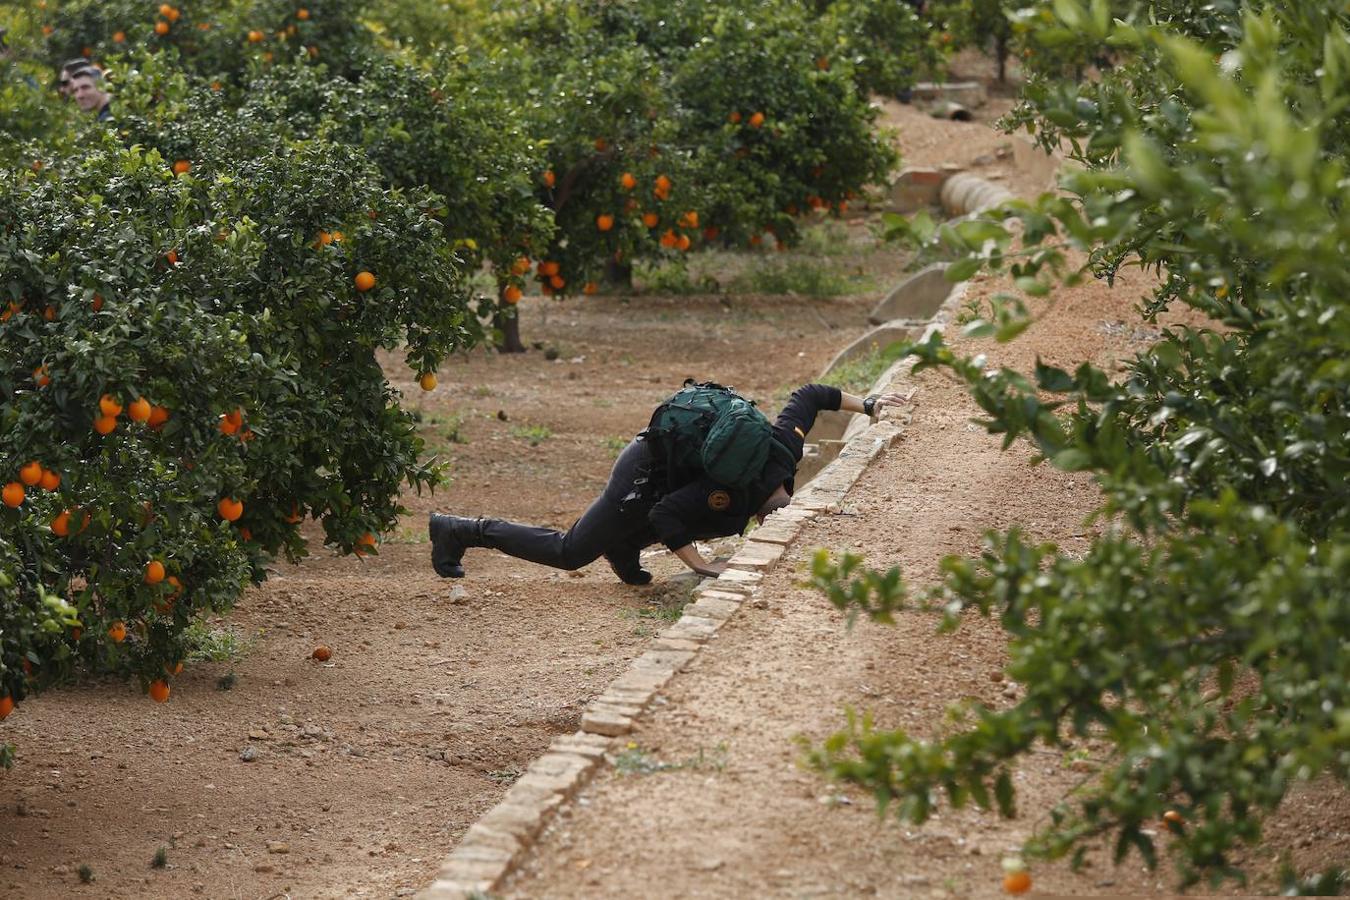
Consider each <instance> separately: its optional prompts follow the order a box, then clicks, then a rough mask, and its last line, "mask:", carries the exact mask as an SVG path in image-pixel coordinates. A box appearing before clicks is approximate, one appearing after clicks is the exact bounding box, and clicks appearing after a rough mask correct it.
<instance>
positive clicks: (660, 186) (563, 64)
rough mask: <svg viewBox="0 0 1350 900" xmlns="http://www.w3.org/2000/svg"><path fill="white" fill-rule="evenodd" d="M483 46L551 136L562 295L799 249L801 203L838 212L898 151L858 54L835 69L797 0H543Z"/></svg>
mask: <svg viewBox="0 0 1350 900" xmlns="http://www.w3.org/2000/svg"><path fill="white" fill-rule="evenodd" d="M752 22H753V23H754V26H753V27H751V24H750V23H752ZM483 45H484V46H485V47H487V48H490V49H491V51H492V53H491V58H492V61H493V65H494V67H495V77H494V78H493V81H494V83H495V85H496V88H497V89H498V90H500V91H502V92H504V93H505V92H509V93H511V94H512V95H513V96H516V97H518V98H520V101H519V102H520V103H521V106H522V107H523V115H524V116H525V117H526V118H527V119H528V121H529V128H530V129H531V130H532V132H533V133H534V134H536V135H537V136H538V138H539V140H540V141H541V143H543V145H544V147H545V153H546V157H547V165H546V167H545V168H544V169H543V170H542V171H540V172H538V173H537V182H536V189H537V191H538V195H539V196H540V198H541V199H542V200H543V201H544V202H545V203H547V204H548V205H549V206H550V207H551V208H552V209H553V212H554V217H555V220H556V223H557V234H556V236H555V238H554V240H553V242H552V243H551V244H550V245H549V246H548V248H547V250H546V251H545V252H544V253H543V255H542V256H536V258H535V260H534V263H535V266H534V273H535V274H534V277H535V280H537V281H538V282H539V284H540V286H541V289H542V290H543V291H544V293H546V294H568V293H572V292H574V291H577V290H581V291H583V292H584V291H590V290H594V289H595V285H596V283H597V281H598V279H599V278H600V277H602V275H603V274H604V273H605V272H606V270H608V271H609V272H610V273H611V274H618V275H619V277H623V272H622V268H623V267H624V266H625V265H626V264H627V263H629V262H631V261H632V260H634V259H639V258H648V259H662V258H679V257H680V256H681V255H682V254H683V253H687V252H689V251H690V250H693V249H697V248H698V247H700V246H703V245H706V244H708V243H709V242H716V243H718V244H719V245H720V244H723V243H727V242H730V243H733V244H735V243H739V244H742V245H757V244H759V243H760V242H761V240H762V237H763V235H764V234H765V233H771V234H773V235H775V236H776V237H777V239H778V241H779V242H781V243H783V244H784V245H786V244H789V243H791V242H792V241H793V240H795V238H796V228H797V221H798V218H799V217H800V216H802V215H804V214H807V213H809V212H811V211H812V210H813V209H816V210H820V211H822V212H823V211H825V210H827V209H834V210H836V211H837V210H839V209H840V208H841V207H840V204H842V203H846V202H847V200H848V199H849V198H850V197H852V196H855V195H856V193H857V192H859V191H861V190H862V189H863V188H864V187H865V186H866V185H867V184H869V183H873V182H876V181H879V180H881V179H882V178H883V177H884V176H885V175H886V173H887V172H888V171H889V169H890V168H891V166H892V165H893V164H894V162H895V156H894V153H893V152H892V151H891V150H890V149H889V148H888V147H887V146H886V145H885V143H884V142H883V141H881V140H880V139H879V138H878V136H877V135H875V134H874V133H873V130H872V122H873V118H874V112H873V111H872V110H871V109H870V108H869V106H868V104H867V103H866V101H865V100H864V99H863V98H862V97H860V96H859V94H858V92H857V90H856V88H855V85H854V82H853V78H852V72H853V70H852V68H851V67H850V64H849V63H848V61H847V60H841V61H839V62H838V64H833V63H829V62H828V61H826V64H824V65H821V64H820V63H821V59H822V57H823V56H825V55H826V54H827V52H828V48H827V47H826V44H825V42H824V39H823V38H822V36H821V34H820V29H819V28H817V27H816V23H815V22H814V21H813V20H812V19H811V18H809V17H808V16H807V14H806V12H805V11H804V9H803V7H802V6H801V5H800V4H797V3H789V2H786V0H784V2H778V0H768V2H743V3H733V4H713V3H699V2H693V3H686V4H679V5H677V6H676V7H671V6H670V5H669V4H663V3H657V2H653V0H634V2H628V3H618V4H611V3H592V2H567V3H543V4H535V5H530V6H526V7H523V8H521V9H519V10H516V11H514V12H512V13H510V14H504V15H502V16H501V17H500V18H499V19H498V20H496V21H494V22H492V23H491V24H490V25H489V26H488V27H487V28H485V29H484V34H483ZM616 270H617V273H616Z"/></svg>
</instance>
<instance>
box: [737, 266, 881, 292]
mask: <svg viewBox="0 0 1350 900" xmlns="http://www.w3.org/2000/svg"><path fill="white" fill-rule="evenodd" d="M732 284H733V288H734V289H735V290H736V291H737V292H738V293H743V294H794V295H799V296H803V297H838V296H841V295H844V294H856V293H859V292H861V291H866V290H868V289H869V288H870V286H871V282H870V281H869V279H867V278H866V277H865V276H863V275H862V274H861V273H856V274H853V275H845V274H844V273H842V272H840V271H839V270H837V269H834V268H830V267H829V266H822V265H820V263H819V262H816V261H813V260H805V259H793V260H789V261H788V262H783V263H780V262H776V261H775V262H766V263H763V264H761V265H759V266H757V267H755V268H753V269H751V270H750V271H748V272H746V273H745V274H744V275H741V276H740V277H738V278H737V279H736V280H735V281H734V282H733V283H732Z"/></svg>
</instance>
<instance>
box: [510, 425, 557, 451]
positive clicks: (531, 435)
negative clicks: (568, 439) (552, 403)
mask: <svg viewBox="0 0 1350 900" xmlns="http://www.w3.org/2000/svg"><path fill="white" fill-rule="evenodd" d="M511 437H513V438H516V439H517V440H522V441H529V442H530V446H531V447H538V446H539V445H540V444H541V443H543V442H544V441H546V440H548V439H549V438H551V437H553V432H552V431H550V430H549V428H548V426H547V425H517V426H516V427H515V428H512V429H511Z"/></svg>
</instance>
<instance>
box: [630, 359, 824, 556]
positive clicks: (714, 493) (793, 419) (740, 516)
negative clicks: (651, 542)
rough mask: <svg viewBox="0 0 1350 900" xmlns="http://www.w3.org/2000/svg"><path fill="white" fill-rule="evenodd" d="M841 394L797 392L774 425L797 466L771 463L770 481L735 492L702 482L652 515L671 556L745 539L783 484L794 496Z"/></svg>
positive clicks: (816, 387) (808, 388)
mask: <svg viewBox="0 0 1350 900" xmlns="http://www.w3.org/2000/svg"><path fill="white" fill-rule="evenodd" d="M840 402H841V394H840V391H839V388H837V387H830V386H829V385H825V384H808V385H803V386H802V387H799V388H797V390H795V391H793V392H792V397H791V398H789V399H788V402H787V405H786V406H784V407H783V411H782V412H781V413H779V414H778V418H777V419H776V420H775V421H774V424H773V434H774V437H775V438H776V439H777V440H778V441H779V443H781V444H783V446H784V447H786V448H787V449H788V450H790V451H791V453H792V459H793V466H792V467H791V468H790V469H789V468H788V467H787V466H785V465H782V464H781V463H780V464H775V463H774V462H772V461H771V462H770V464H769V467H768V469H766V474H765V477H764V478H762V479H761V480H760V481H759V482H758V483H756V484H755V485H753V486H751V487H749V488H745V489H741V490H735V489H732V488H728V487H725V486H723V485H720V484H718V483H717V482H715V481H713V480H712V479H710V478H707V477H706V476H705V477H702V478H699V479H697V480H695V481H692V482H690V483H689V484H686V485H684V486H683V487H680V488H677V489H676V490H674V491H672V492H671V493H669V494H666V495H665V496H664V497H662V498H661V499H660V500H659V501H657V503H656V505H655V506H653V507H652V510H651V512H650V513H648V516H647V518H648V521H650V522H651V525H652V528H653V529H654V530H655V532H656V536H657V537H658V538H659V539H660V541H661V543H663V544H665V545H666V546H667V547H669V548H670V549H671V550H678V549H679V548H681V547H683V546H685V545H687V544H690V543H692V542H693V541H695V540H698V539H706V538H714V537H726V536H728V535H732V534H740V533H741V532H742V531H745V526H746V525H748V524H749V523H750V518H751V516H753V515H755V513H757V512H758V511H759V508H760V506H762V505H763V503H764V501H765V500H766V499H768V496H769V494H771V493H773V491H774V490H775V489H776V488H777V487H778V485H780V484H782V485H784V486H785V487H787V490H788V493H792V491H793V488H794V484H793V479H794V477H795V475H796V463H797V462H800V461H801V458H802V450H803V448H804V447H805V445H806V434H807V432H809V431H810V430H811V426H812V425H814V424H815V423H816V414H817V413H819V412H820V411H821V410H835V409H838V408H839V404H840Z"/></svg>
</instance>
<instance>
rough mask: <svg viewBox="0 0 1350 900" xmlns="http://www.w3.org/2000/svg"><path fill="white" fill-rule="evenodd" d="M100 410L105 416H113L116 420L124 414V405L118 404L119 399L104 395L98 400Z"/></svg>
mask: <svg viewBox="0 0 1350 900" xmlns="http://www.w3.org/2000/svg"><path fill="white" fill-rule="evenodd" d="M98 409H99V412H101V413H103V414H104V415H105V416H113V417H114V418H116V417H117V416H120V415H121V414H122V404H120V403H118V402H117V398H116V397H114V396H113V395H112V394H104V395H103V396H102V397H100V398H99V399H98Z"/></svg>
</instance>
